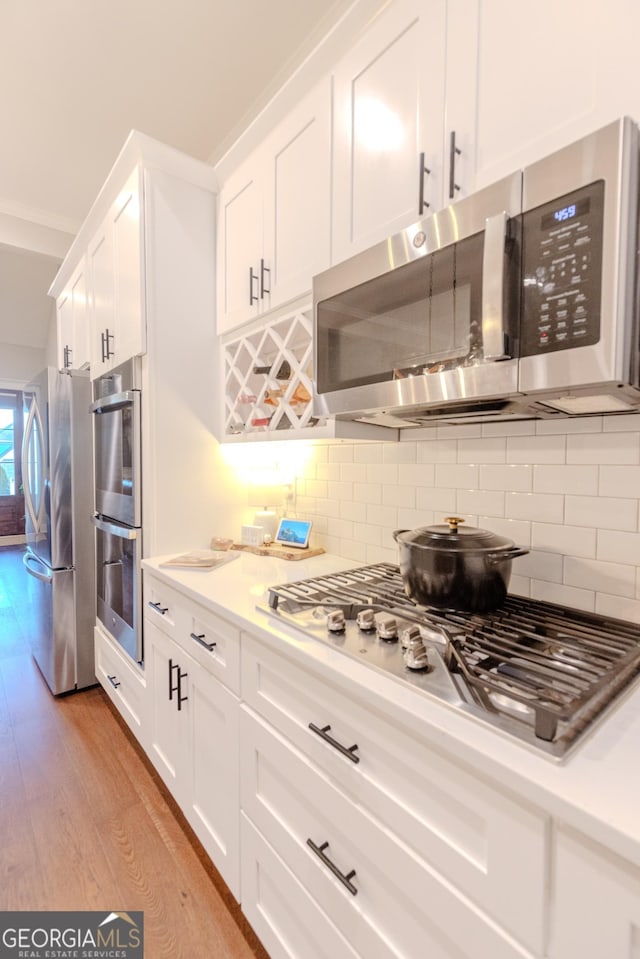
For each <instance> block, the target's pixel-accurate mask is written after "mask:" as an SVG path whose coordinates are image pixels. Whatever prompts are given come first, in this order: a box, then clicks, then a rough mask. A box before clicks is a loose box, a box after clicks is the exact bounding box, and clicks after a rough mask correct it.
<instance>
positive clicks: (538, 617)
mask: <svg viewBox="0 0 640 959" xmlns="http://www.w3.org/2000/svg"><path fill="white" fill-rule="evenodd" d="M259 608H260V609H262V610H263V611H265V612H267V613H268V614H270V615H272V616H275V617H278V618H280V619H283V620H286V621H287V622H289V623H290V624H293V625H294V626H296V627H297V628H298V629H300V630H301V631H302V632H303V633H305V634H306V635H308V636H313V637H314V638H315V639H318V640H320V641H322V642H325V643H329V644H330V645H332V646H333V647H334V648H335V649H338V650H340V651H341V652H342V653H344V654H345V655H347V656H351V657H353V658H354V659H357V660H359V661H360V662H362V663H365V664H367V665H368V666H371V667H372V668H374V669H379V670H382V671H384V672H386V673H390V674H391V675H392V676H393V677H395V678H396V679H397V680H399V681H401V682H404V683H409V684H410V685H411V686H413V687H415V688H416V689H419V690H421V691H422V692H423V693H425V694H427V695H430V696H433V697H435V698H436V699H438V700H441V701H444V702H446V703H448V704H449V705H450V706H452V707H454V708H457V709H460V710H462V711H464V712H466V713H468V714H470V715H472V716H474V717H475V718H476V719H478V720H481V721H484V722H487V723H490V724H492V725H494V726H497V727H498V728H499V729H501V730H503V731H504V732H506V733H507V734H509V735H512V736H515V737H517V738H518V739H520V740H522V741H523V742H526V743H528V744H529V745H531V746H533V747H535V748H536V749H538V750H540V751H541V752H543V753H545V754H546V755H549V756H551V757H557V758H561V757H564V756H565V755H566V754H567V752H568V751H569V750H570V749H571V748H572V747H573V746H574V745H575V744H576V742H577V741H578V739H579V737H580V736H581V734H582V733H583V732H584V731H585V730H586V729H587V728H588V727H590V726H591V725H592V724H593V723H594V721H595V720H596V718H602V717H603V716H604V711H605V709H606V708H607V707H609V706H611V705H612V704H613V702H614V701H615V699H616V698H617V697H618V696H619V694H620V693H621V692H622V690H623V689H625V688H626V687H628V686H629V684H630V683H631V682H632V681H633V679H634V678H635V677H636V676H637V675H638V673H640V627H638V626H636V625H634V624H632V623H627V622H624V621H621V620H615V619H610V618H605V617H602V616H597V615H595V614H592V613H584V612H581V611H578V610H572V609H568V608H566V607H563V606H557V605H554V604H552V603H545V602H541V601H538V600H532V599H526V598H523V597H517V596H508V597H507V600H506V603H505V604H504V606H502V607H501V608H500V609H498V610H496V611H493V612H489V613H465V612H459V611H457V610H440V609H434V608H431V607H429V608H428V607H422V606H417V605H416V604H415V603H414V602H413V601H412V600H410V599H409V598H408V597H407V596H406V594H405V592H404V586H403V582H402V578H401V576H400V571H399V569H398V567H397V566H392V565H390V564H386V563H379V564H376V565H372V566H363V567H358V568H356V569H351V570H347V571H345V572H340V573H335V574H332V575H329V576H319V577H317V578H313V579H307V580H302V581H300V582H296V583H285V584H283V585H281V586H273V587H271V588H270V589H269V600H268V606H267V605H262V606H259Z"/></svg>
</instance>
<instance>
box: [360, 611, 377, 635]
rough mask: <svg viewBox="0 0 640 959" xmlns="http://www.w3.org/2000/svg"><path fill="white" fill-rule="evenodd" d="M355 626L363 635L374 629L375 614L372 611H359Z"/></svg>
mask: <svg viewBox="0 0 640 959" xmlns="http://www.w3.org/2000/svg"><path fill="white" fill-rule="evenodd" d="M356 626H358V628H359V629H361V630H363V631H364V632H365V633H366V632H369V630H373V629H375V628H376V620H375V613H374V611H373V610H372V609H361V610H360V612H359V613H358V615H357V616H356Z"/></svg>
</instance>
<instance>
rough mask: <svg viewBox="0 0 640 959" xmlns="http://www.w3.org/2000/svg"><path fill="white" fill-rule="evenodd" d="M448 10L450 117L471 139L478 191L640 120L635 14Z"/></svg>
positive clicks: (617, 10) (501, 3) (545, 1)
mask: <svg viewBox="0 0 640 959" xmlns="http://www.w3.org/2000/svg"><path fill="white" fill-rule="evenodd" d="M448 6H449V14H448V32H449V44H450V52H451V54H452V58H453V59H454V60H455V69H452V70H451V71H449V77H453V80H452V82H451V83H450V84H449V85H448V86H447V115H448V120H449V122H450V124H451V125H452V126H455V124H456V122H457V124H458V126H459V127H460V129H465V130H466V131H468V132H469V136H470V144H471V149H472V151H473V158H472V160H473V168H474V169H475V187H476V188H480V187H483V186H486V185H487V184H489V183H492V182H493V181H495V180H497V179H499V178H500V177H502V176H504V175H506V174H508V173H510V172H511V171H512V170H514V169H518V168H520V167H521V166H523V165H525V164H527V163H529V162H531V161H534V160H538V159H540V158H541V157H542V156H544V155H545V154H547V153H550V152H553V151H554V150H556V149H559V148H560V147H563V146H565V145H566V144H567V143H570V142H572V141H573V140H575V139H578V138H579V137H582V136H584V135H586V134H588V133H590V132H592V131H593V130H596V129H597V128H598V127H600V126H603V125H605V124H606V123H609V122H610V121H612V120H614V119H615V118H616V117H617V116H621V115H623V114H625V113H629V114H630V115H632V116H634V117H635V119H636V120H640V87H639V86H638V84H637V82H636V79H635V62H636V59H637V52H636V51H635V49H634V47H635V45H636V38H637V36H638V32H639V31H640V6H639V5H638V4H636V3H632V2H630V0H611V2H610V3H607V4H606V5H602V4H595V3H587V4H585V3H581V2H579V0H566V2H564V3H556V2H554V0H540V2H538V3H535V4H533V3H530V2H528V3H525V4H522V3H513V2H511V0H491V3H482V4H479V5H477V4H476V3H473V4H468V3H467V2H466V0H449V2H448ZM465 45H466V46H467V47H468V50H467V52H466V55H465V56H463V55H461V50H462V48H464V46H465ZM474 45H475V46H476V49H474ZM632 71H633V72H632ZM453 112H455V115H456V119H454V116H453V115H452V114H453ZM472 172H473V171H472Z"/></svg>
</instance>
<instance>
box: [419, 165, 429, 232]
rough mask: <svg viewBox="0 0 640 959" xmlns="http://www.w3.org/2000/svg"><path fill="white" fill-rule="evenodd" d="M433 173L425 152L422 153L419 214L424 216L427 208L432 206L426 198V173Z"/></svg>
mask: <svg viewBox="0 0 640 959" xmlns="http://www.w3.org/2000/svg"><path fill="white" fill-rule="evenodd" d="M425 173H426V174H427V176H428V175H429V174H430V173H431V170H430V169H429V167H427V166H425V163H424V153H421V154H420V165H419V167H418V216H422V214H423V213H424V211H425V210H427V209H428V208H429V206H430V204H429V203H427V201H426V200H425V198H424V175H425Z"/></svg>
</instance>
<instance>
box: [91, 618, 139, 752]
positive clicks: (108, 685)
mask: <svg viewBox="0 0 640 959" xmlns="http://www.w3.org/2000/svg"><path fill="white" fill-rule="evenodd" d="M94 638H95V663H96V679H97V680H98V682H99V683H100V684H101V685H102V686H103V688H104V690H105V692H106V693H107V695H108V697H109V699H110V700H111V702H112V703H113V704H114V706H115V707H116V709H117V710H118V712H119V713H120V715H121V716H122V718H123V719H124V720H125V722H126V723H127V725H128V726H129V729H131V731H132V732H133V734H134V736H135V737H136V739H137V740H138V742H140V743H142V745H143V746H145V745H146V733H147V721H146V716H147V712H146V710H147V695H146V694H147V684H146V679H145V674H144V671H143V670H142V669H140V667H139V666H138V664H137V663H134V662H133V660H132V659H131V658H130V657H129V656H127V654H126V653H124V652H122V650H121V649H120V647H119V646H118V645H117V644H116V642H115V640H114V639H113V638H112V637H111V636H109V635H108V634H107V633H105V631H104V630H103V629H102V626H100V625H97V626H96V627H95V629H94Z"/></svg>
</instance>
